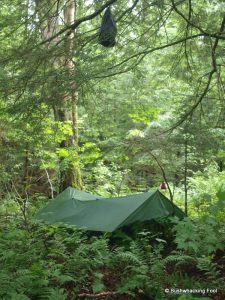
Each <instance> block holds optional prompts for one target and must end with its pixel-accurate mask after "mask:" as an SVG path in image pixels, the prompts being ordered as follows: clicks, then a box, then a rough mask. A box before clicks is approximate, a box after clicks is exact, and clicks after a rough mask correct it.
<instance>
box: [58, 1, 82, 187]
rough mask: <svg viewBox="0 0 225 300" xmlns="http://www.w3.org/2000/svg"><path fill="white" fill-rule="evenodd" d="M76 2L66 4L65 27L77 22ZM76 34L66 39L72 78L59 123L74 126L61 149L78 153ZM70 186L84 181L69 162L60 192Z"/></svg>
mask: <svg viewBox="0 0 225 300" xmlns="http://www.w3.org/2000/svg"><path fill="white" fill-rule="evenodd" d="M75 13H76V7H75V1H74V0H69V1H67V2H66V5H65V8H64V22H65V25H70V24H72V23H74V21H75ZM74 38H75V33H74V32H67V35H66V37H65V60H64V68H65V73H66V74H67V75H68V78H70V81H69V82H70V85H69V88H68V91H66V92H65V95H64V96H63V99H62V107H61V108H60V109H59V111H58V116H59V121H61V122H67V123H68V122H69V123H71V126H72V132H73V135H72V136H71V137H68V138H67V139H66V140H65V141H63V142H62V143H61V144H60V148H67V149H71V150H72V151H76V148H77V147H78V124H77V123H78V122H77V119H78V117H77V96H78V95H77V92H76V82H75V81H74V80H73V77H74V73H75V68H74V63H73V53H74ZM61 165H64V164H63V159H61ZM68 186H74V187H78V188H82V180H81V174H80V169H79V166H78V163H76V164H74V162H69V163H68V164H67V167H66V168H62V169H61V170H60V191H62V190H64V189H65V188H67V187H68Z"/></svg>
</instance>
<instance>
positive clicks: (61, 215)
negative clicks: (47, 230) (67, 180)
mask: <svg viewBox="0 0 225 300" xmlns="http://www.w3.org/2000/svg"><path fill="white" fill-rule="evenodd" d="M172 215H174V216H177V217H179V218H183V217H185V214H184V213H183V212H182V210H180V209H179V208H178V207H177V206H175V205H174V204H173V203H172V202H171V201H170V200H168V199H167V198H166V197H165V196H164V195H163V194H161V193H160V192H159V191H155V192H146V193H141V194H136V195H131V196H125V197H116V198H108V199H107V198H101V197H99V196H94V195H91V194H88V193H85V192H81V191H77V190H76V189H73V188H70V187H69V188H67V189H66V190H65V191H63V192H62V193H61V194H59V195H58V196H57V197H56V198H55V199H54V200H51V202H50V203H49V204H48V205H47V206H46V207H44V208H42V209H41V210H40V211H39V212H38V213H37V214H36V216H35V218H36V219H38V220H42V221H45V222H47V223H48V224H54V223H60V224H61V225H75V226H76V227H78V228H81V229H86V230H92V231H106V232H112V231H115V230H116V229H118V228H121V227H123V226H126V225H128V224H131V223H134V222H137V221H139V222H142V221H148V220H153V219H157V218H161V217H166V216H172Z"/></svg>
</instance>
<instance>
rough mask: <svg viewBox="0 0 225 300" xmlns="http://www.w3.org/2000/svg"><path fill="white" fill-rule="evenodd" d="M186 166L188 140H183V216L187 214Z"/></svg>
mask: <svg viewBox="0 0 225 300" xmlns="http://www.w3.org/2000/svg"><path fill="white" fill-rule="evenodd" d="M187 165H188V140H187V137H186V138H185V143H184V207H185V214H186V215H187V214H188V186H187V167H188V166H187Z"/></svg>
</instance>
